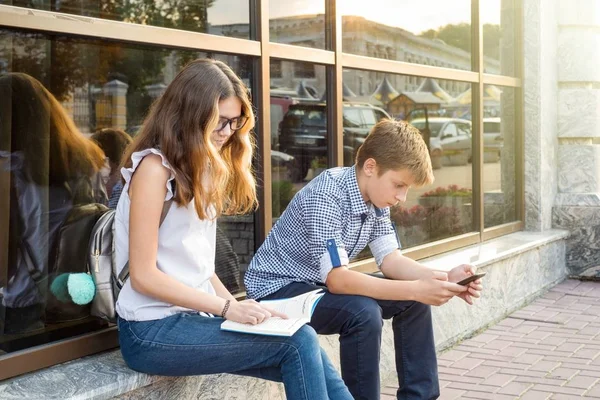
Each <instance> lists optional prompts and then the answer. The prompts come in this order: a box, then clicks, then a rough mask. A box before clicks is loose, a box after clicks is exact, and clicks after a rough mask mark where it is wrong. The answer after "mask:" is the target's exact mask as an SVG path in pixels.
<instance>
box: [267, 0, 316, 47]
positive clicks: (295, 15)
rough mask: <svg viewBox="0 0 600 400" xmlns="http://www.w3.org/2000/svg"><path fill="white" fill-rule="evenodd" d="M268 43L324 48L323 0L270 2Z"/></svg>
mask: <svg viewBox="0 0 600 400" xmlns="http://www.w3.org/2000/svg"><path fill="white" fill-rule="evenodd" d="M269 37H270V40H271V42H277V43H283V44H291V45H296V46H304V47H311V48H315V49H324V48H325V0H308V1H306V0H287V1H270V2H269Z"/></svg>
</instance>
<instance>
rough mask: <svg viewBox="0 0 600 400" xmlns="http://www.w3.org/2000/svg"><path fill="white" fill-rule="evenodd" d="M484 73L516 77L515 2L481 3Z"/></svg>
mask: <svg viewBox="0 0 600 400" xmlns="http://www.w3.org/2000/svg"><path fill="white" fill-rule="evenodd" d="M481 7H482V8H481V22H482V24H483V62H484V71H485V72H487V73H492V74H500V75H509V76H514V75H515V74H516V68H515V67H516V66H515V44H516V42H515V38H516V37H515V34H516V32H515V28H516V18H515V1H514V0H487V1H485V2H482V3H481Z"/></svg>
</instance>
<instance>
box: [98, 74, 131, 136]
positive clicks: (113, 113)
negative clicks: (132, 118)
mask: <svg viewBox="0 0 600 400" xmlns="http://www.w3.org/2000/svg"><path fill="white" fill-rule="evenodd" d="M128 88H129V85H127V84H126V83H124V82H121V81H119V80H116V79H115V80H112V81H110V82H108V83H106V84H105V85H104V87H103V88H102V92H103V94H104V96H106V98H108V99H110V100H109V104H110V121H111V126H110V127H111V128H119V129H125V128H126V127H127V89H128Z"/></svg>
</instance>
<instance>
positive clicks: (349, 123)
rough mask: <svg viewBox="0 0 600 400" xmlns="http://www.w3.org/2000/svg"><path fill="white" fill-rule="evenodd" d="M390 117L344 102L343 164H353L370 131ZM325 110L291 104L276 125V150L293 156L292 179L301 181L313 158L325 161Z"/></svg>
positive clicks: (310, 104) (378, 110)
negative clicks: (277, 130)
mask: <svg viewBox="0 0 600 400" xmlns="http://www.w3.org/2000/svg"><path fill="white" fill-rule="evenodd" d="M384 118H390V116H389V114H388V113H387V112H386V111H385V110H383V109H381V108H379V107H375V106H372V105H370V104H368V103H344V105H343V123H344V125H343V128H344V130H343V135H344V164H346V165H352V164H353V163H354V153H355V151H356V149H357V148H358V147H359V146H360V145H361V144H362V143H363V142H364V141H365V138H366V137H367V135H368V134H369V131H370V130H371V128H372V127H373V126H374V125H375V124H376V123H377V122H379V121H380V120H382V119H384ZM327 148H328V143H327V109H326V105H325V103H322V102H304V103H298V104H292V105H290V106H289V109H288V112H287V113H286V114H285V115H284V117H283V120H282V121H281V124H280V125H279V150H281V151H283V152H285V153H287V154H289V155H291V156H293V157H294V162H295V168H294V169H293V171H292V174H291V175H292V176H291V178H292V180H293V181H294V182H302V181H303V180H304V178H305V177H306V174H307V173H308V170H309V169H310V167H311V162H312V161H313V160H314V159H315V158H325V159H326V158H327Z"/></svg>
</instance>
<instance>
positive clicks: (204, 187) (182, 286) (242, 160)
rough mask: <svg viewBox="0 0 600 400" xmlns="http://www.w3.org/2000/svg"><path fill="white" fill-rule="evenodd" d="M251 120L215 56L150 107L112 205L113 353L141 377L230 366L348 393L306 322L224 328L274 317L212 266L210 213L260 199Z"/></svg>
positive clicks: (237, 209)
mask: <svg viewBox="0 0 600 400" xmlns="http://www.w3.org/2000/svg"><path fill="white" fill-rule="evenodd" d="M253 126H254V115H253V112H252V107H251V105H250V101H249V98H248V92H247V89H246V88H245V86H244V85H243V83H242V82H241V80H240V79H239V78H238V77H237V76H236V75H235V74H234V73H233V71H232V70H231V69H230V68H229V67H228V66H227V65H225V64H223V63H222V62H219V61H214V60H208V59H207V60H196V61H193V62H191V63H190V64H188V65H187V66H186V67H185V68H184V69H183V70H182V71H181V72H180V73H179V74H178V75H177V76H176V78H175V79H174V80H173V82H172V83H171V84H170V85H169V86H168V87H167V89H166V91H165V93H164V94H163V95H162V97H161V98H160V99H158V100H157V101H156V103H155V104H154V105H153V106H152V109H151V110H150V113H149V115H148V117H147V118H146V120H145V122H144V125H143V128H142V130H141V132H140V133H139V135H138V136H137V137H136V139H135V140H134V142H133V143H132V145H131V146H130V147H129V150H128V152H127V153H126V155H125V160H126V162H125V164H124V167H123V169H122V174H123V178H124V187H123V193H122V195H121V198H120V200H119V204H118V205H117V212H116V220H115V249H116V261H117V265H121V266H123V265H125V263H126V262H127V261H129V268H130V277H129V279H128V280H127V283H126V284H125V286H124V287H123V289H122V291H121V292H120V294H119V298H118V301H117V313H118V315H119V318H118V324H119V337H120V342H121V352H122V354H123V357H124V359H125V361H126V362H127V364H128V365H129V366H130V367H131V368H133V369H135V370H138V371H141V372H145V373H150V374H158V375H176V376H180V375H201V374H213V373H223V372H228V373H235V374H240V375H249V376H258V377H262V378H265V379H271V380H277V381H283V383H284V386H285V390H286V396H287V398H288V399H327V398H332V399H346V398H347V399H350V398H351V396H350V394H349V392H348V390H347V388H346V387H345V385H344V383H343V381H342V380H341V378H340V377H339V375H338V373H337V371H336V370H335V369H334V368H333V366H332V365H331V363H330V362H329V360H328V359H327V357H326V355H325V354H324V353H323V351H322V350H321V348H320V347H319V344H318V341H317V337H316V334H315V332H314V330H313V329H312V328H310V327H309V326H304V327H303V328H301V329H300V330H299V331H298V332H296V333H295V334H294V335H293V336H292V337H275V336H262V335H249V334H243V333H235V332H226V331H221V330H220V325H221V323H222V322H223V319H229V320H233V321H236V322H240V323H247V324H257V323H260V322H262V321H264V320H266V319H268V318H269V317H271V316H273V315H278V314H277V313H275V312H274V311H272V310H269V309H267V308H265V307H263V306H261V305H260V304H259V303H257V302H255V301H252V300H245V301H239V302H238V301H237V300H236V299H235V298H234V297H233V296H232V295H231V294H230V293H229V292H228V291H227V289H226V288H225V287H224V286H223V284H222V283H221V281H220V280H219V278H218V277H217V276H216V274H215V273H214V271H215V266H214V260H215V229H216V218H217V217H219V216H220V215H223V214H227V215H231V214H243V213H247V212H249V211H251V210H253V209H254V208H255V206H256V192H255V181H254V177H253V174H252V170H251V161H252V151H253V142H252V136H251V135H250V130H251V129H252V128H253ZM170 199H174V201H173V203H172V204H171V206H170V209H169V210H168V212H167V213H166V217H165V218H164V220H163V222H162V223H161V222H160V219H161V210H162V208H163V204H164V203H165V201H168V200H170Z"/></svg>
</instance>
